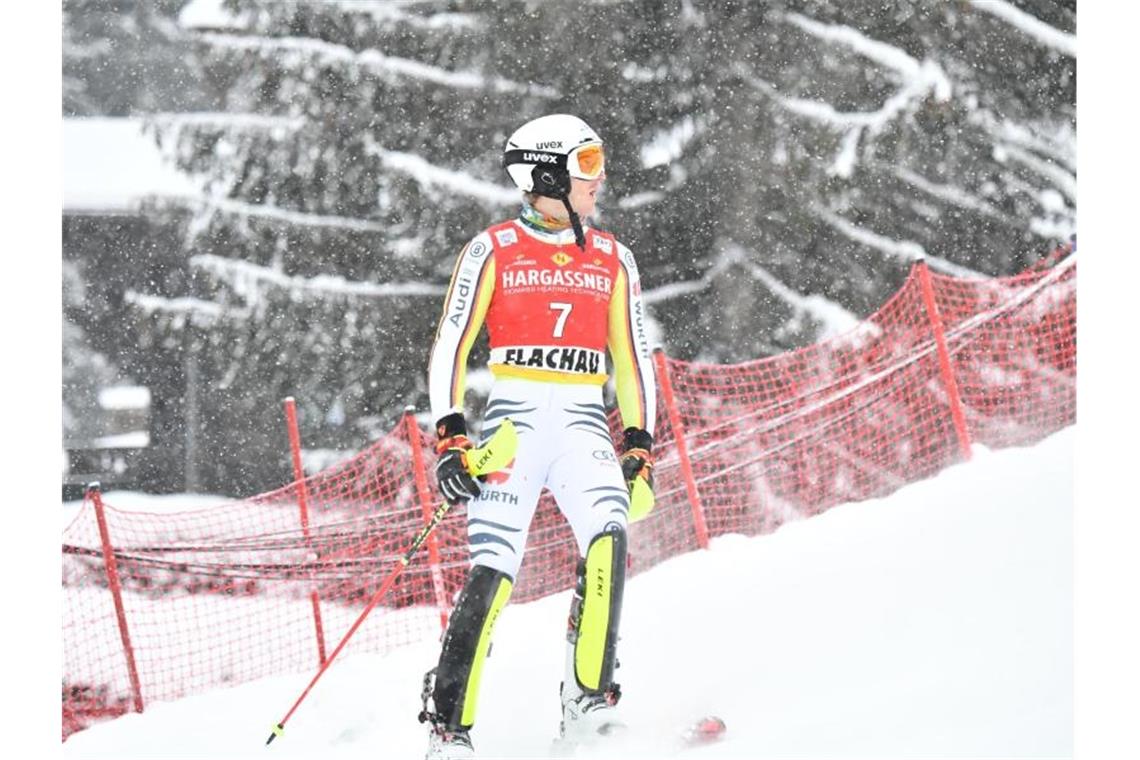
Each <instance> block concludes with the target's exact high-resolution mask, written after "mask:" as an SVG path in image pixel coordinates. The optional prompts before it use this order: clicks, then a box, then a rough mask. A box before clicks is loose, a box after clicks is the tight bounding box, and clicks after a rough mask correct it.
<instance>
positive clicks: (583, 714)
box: [558, 681, 626, 745]
mask: <svg viewBox="0 0 1140 760" xmlns="http://www.w3.org/2000/svg"><path fill="white" fill-rule="evenodd" d="M561 697H562V723H561V725H560V726H559V732H558V733H559V737H560V738H561V740H562V743H564V744H568V745H579V744H591V743H593V742H595V741H597V740H598V739H600V738H604V737H613V736H617V735H620V734H621V733H623V732H624V731H625V728H626V726H625V724H624V723H623V722H622V721H621V719H620V717H618V715H617V712H616V710H615V709H614V708H615V707H616V706H617V703H618V700H619V699H621V687H620V686H619V685H618V684H613V686H611V687H610V688H609V689H607V690H606V691H603V692H596V693H590V692H586V691H583V690H582V688H581V687H579V686H578V684H577V683H576V682H573V681H571V682H563V684H562V689H561Z"/></svg>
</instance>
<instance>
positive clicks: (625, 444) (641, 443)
mask: <svg viewBox="0 0 1140 760" xmlns="http://www.w3.org/2000/svg"><path fill="white" fill-rule="evenodd" d="M630 449H645V450H646V451H653V436H652V435H650V434H649V433H648V432H647V431H645V430H642V429H641V428H635V427H627V428H626V429H625V439H624V440H623V441H622V445H621V450H622V451H629V450H630Z"/></svg>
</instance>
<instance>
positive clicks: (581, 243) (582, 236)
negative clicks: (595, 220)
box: [560, 195, 586, 251]
mask: <svg viewBox="0 0 1140 760" xmlns="http://www.w3.org/2000/svg"><path fill="white" fill-rule="evenodd" d="M560 200H561V201H562V205H563V206H565V207H566V211H567V212H568V213H569V214H570V226H571V227H573V228H574V240H575V241H576V242H577V243H578V247H579V248H581V249H582V250H583V251H584V250H586V233H585V232H584V231H583V230H582V220H581V219H579V218H578V212H576V211H575V210H574V207H573V206H571V205H570V196H569V195H564V196H562V198H561V199H560Z"/></svg>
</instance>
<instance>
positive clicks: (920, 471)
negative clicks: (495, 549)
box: [62, 257, 1076, 738]
mask: <svg viewBox="0 0 1140 760" xmlns="http://www.w3.org/2000/svg"><path fill="white" fill-rule="evenodd" d="M656 361H657V369H658V387H659V388H660V390H661V392H660V393H659V394H658V397H659V400H660V401H659V409H658V422H657V443H656V445H655V455H656V458H657V466H656V469H655V473H656V490H657V506H656V508H655V509H654V511H653V512H652V513H651V514H650V515H649V516H648V517H647V518H646V519H644V520H642V521H641V522H638V523H636V524H635V525H633V526H631V529H630V540H631V549H630V551H631V556H632V572H633V573H637V572H641V571H643V570H646V569H647V568H650V567H652V566H653V565H655V564H656V563H658V562H660V561H661V560H663V559H666V558H668V557H672V556H675V555H677V554H680V553H682V552H687V551H691V550H693V549H695V548H698V547H701V546H705V545H707V541H708V538H709V537H714V536H718V535H721V534H724V533H743V534H747V535H756V534H760V533H765V532H769V531H772V530H774V529H775V528H776V527H778V526H779V525H780V524H781V523H782V522H784V521H785V520H788V519H791V518H798V517H803V516H809V515H813V514H817V513H819V512H821V511H823V510H825V509H827V508H829V507H831V506H833V505H836V504H841V503H844V502H850V501H858V500H862V499H868V498H872V497H878V496H882V495H885V494H887V493H890V492H892V491H894V490H895V489H897V488H899V487H900V486H902V485H904V484H906V483H908V482H911V481H914V480H917V479H920V478H924V477H927V476H929V475H931V474H932V473H935V472H937V471H938V470H940V469H942V468H943V467H946V466H947V465H949V464H952V463H954V462H957V461H959V460H961V459H962V458H963V456H965V455H966V453H967V452H968V450H969V449H968V445H969V442H973V443H978V444H982V445H985V446H987V447H990V448H997V447H1003V446H1013V445H1025V444H1029V443H1032V442H1033V441H1036V440H1039V439H1040V438H1042V437H1044V436H1046V435H1048V434H1049V433H1051V432H1053V431H1056V430H1058V429H1060V428H1062V427H1065V426H1066V425H1069V424H1072V423H1073V421H1074V419H1075V380H1076V264H1075V257H1070V258H1068V259H1066V260H1064V261H1061V262H1059V263H1057V264H1056V265H1055V266H1053V267H1052V268H1049V269H1045V270H1043V271H1040V270H1031V271H1028V272H1026V273H1024V274H1022V275H1019V276H1016V277H1011V278H1001V279H958V278H954V277H946V276H941V275H937V274H933V273H930V272H929V270H928V269H927V268H926V266H925V265H924V264H921V263H920V264H917V265H916V266H915V267H914V269H912V271H911V274H910V276H909V278H908V279H907V281H906V282H905V283H904V285H903V286H902V288H901V289H900V290H899V291H898V292H897V293H896V294H895V295H894V296H893V297H892V298H891V299H890V300H889V301H888V302H887V303H886V304H884V305H883V306H882V307H881V308H880V309H879V311H877V312H876V313H875V314H873V315H872V316H870V317H869V318H868V319H866V320H865V321H863V322H862V323H861V324H859V325H858V327H856V328H855V329H854V330H852V331H850V332H848V333H846V334H844V335H840V336H838V337H834V338H831V339H828V340H825V341H823V342H820V343H817V344H815V345H812V346H809V347H807V348H804V349H801V350H797V351H793V352H789V353H786V354H781V355H778V356H773V357H768V358H765V359H761V360H758V361H752V362H746V363H743V364H735V365H710V364H699V363H693V362H685V361H680V360H675V359H669V358H667V357H665V356H664V355H663V354H660V353H659V354H658V355H657V356H656ZM411 419H412V418H411V417H410V416H408V417H405V419H404V422H403V423H402V424H401V425H399V426H398V427H397V429H395V430H394V431H392V432H391V433H390V434H389V435H387V436H386V437H384V438H383V439H381V440H379V441H377V442H375V443H374V444H372V445H371V446H369V447H368V448H367V449H365V450H364V451H362V452H360V453H359V454H358V455H357V456H355V457H354V458H352V459H351V460H349V461H346V462H344V463H342V464H340V465H337V466H335V467H332V468H330V469H328V470H325V471H323V472H321V473H319V474H316V475H314V476H312V477H309V478H307V479H305V480H303V481H298V482H295V483H292V484H290V485H289V486H287V487H285V488H282V489H280V490H277V491H273V492H271V493H267V494H263V495H260V496H257V497H255V498H252V499H246V500H243V501H239V502H234V503H229V504H223V505H220V506H216V507H211V508H206V509H200V510H197V511H186V512H179V513H174V514H148V513H142V512H137V511H123V510H118V509H115V508H113V507H111V506H110V505H106V506H105V507H104V508H103V509H102V510H100V509H97V508H96V503H95V502H96V499H95V498H92V499H90V500H89V501H88V502H87V503H86V504H85V505H84V507H83V509H82V510H81V511H80V513H79V515H78V516H77V517H76V519H75V520H74V522H73V523H72V524H71V525H70V526H69V527H68V528H67V529H66V530H65V531H64V535H63V575H62V577H63V593H64V617H63V642H64V665H63V736H64V738H66V737H67V736H68V735H69V734H70V733H72V732H74V731H77V730H80V729H82V728H83V727H85V726H86V725H88V724H89V723H90V722H92V721H93V720H97V719H99V718H104V717H111V716H116V715H119V714H122V713H123V712H126V711H128V710H133V709H141V708H142V707H143V706H144V705H146V704H149V703H151V702H153V701H154V700H170V699H177V698H179V697H182V696H186V695H190V694H196V693H201V692H203V691H206V690H209V689H212V688H216V687H219V686H223V685H225V686H228V685H233V684H237V683H241V682H244V681H249V680H251V679H256V678H261V677H264V676H270V675H278V674H282V673H289V672H303V673H313V672H315V670H316V668H317V667H318V666H319V664H320V663H321V661H322V658H324V657H327V654H328V653H329V652H331V650H332V649H333V647H335V646H336V644H337V643H338V642H339V641H340V640H341V638H342V637H343V636H344V634H345V632H346V631H347V630H348V628H349V627H350V626H351V625H352V623H353V622H354V621H355V620H356V619H357V617H358V616H359V614H360V612H361V611H362V610H363V608H364V605H365V604H366V603H367V601H368V599H369V598H370V597H371V595H372V593H373V591H374V590H375V589H376V588H377V587H378V585H379V583H380V581H381V580H382V579H383V578H384V577H385V576H386V575H387V574H388V573H389V572H390V571H391V570H392V569H393V568H394V567H395V566H396V563H397V562H398V558H399V556H400V555H401V554H402V553H403V551H404V550H405V549H406V548H407V546H408V544H409V543H410V542H411V540H412V538H413V537H414V536H415V535H416V533H417V532H418V530H419V529H420V527H421V526H422V525H423V524H424V523H425V521H426V519H427V517H428V515H429V514H430V512H431V510H432V509H434V505H435V504H437V503H438V501H437V500H438V499H439V498H440V496H439V494H438V492H437V491H436V490H435V484H434V478H431V477H429V476H428V473H430V471H431V466H432V465H433V464H434V453H433V452H432V449H431V447H430V445H428V440H427V439H428V433H425V432H423V431H421V430H420V428H419V427H418V426H417V425H415V423H414V422H411ZM611 428H612V430H613V431H614V433H615V434H616V433H617V432H618V429H619V423H618V420H617V419H616V416H614V417H612V418H611ZM302 501H303V502H304V507H305V512H306V513H307V514H306V517H305V519H302V508H301V507H302ZM100 511H101V512H102V513H103V514H104V515H105V528H106V529H105V534H106V541H104V538H103V536H102V535H101V531H100V525H99V519H98V515H99V513H100ZM465 536H466V530H465V520H464V509H463V507H461V506H459V507H455V508H454V509H453V510H452V512H451V513H450V514H449V515H448V517H447V518H446V519H445V520H444V522H443V523H442V524H441V525H440V527H439V528H438V529H437V530H436V532H435V533H434V534H433V537H432V539H431V540H429V542H428V544H425V546H424V548H423V549H422V550H421V551H420V552H419V553H418V554H417V555H416V556H415V558H414V559H413V560H412V562H411V564H410V565H409V566H408V567H407V569H406V571H405V572H404V573H403V574H402V575H401V576H400V577H399V578H398V580H397V581H396V583H395V586H394V587H393V588H392V590H391V592H390V593H388V594H387V595H386V597H385V598H384V599H383V600H382V602H381V603H380V606H379V607H377V608H376V609H375V610H374V611H373V612H372V613H371V615H370V616H369V617H368V618H367V619H366V621H365V622H364V624H363V625H362V626H361V627H360V628H359V630H358V631H357V632H356V634H355V635H354V636H353V637H352V639H351V640H350V642H349V644H348V645H347V646H346V648H345V650H344V651H343V652H342V653H341V654H340V655H339V657H340V658H347V657H351V656H352V654H353V653H354V652H376V653H383V652H387V651H390V650H392V649H393V648H396V647H399V646H401V645H403V644H407V643H409V642H415V641H424V640H430V639H437V638H438V637H439V635H440V626H441V619H442V616H443V615H445V614H446V613H447V610H448V608H449V606H450V605H451V604H452V603H453V601H454V598H455V596H456V594H457V593H458V590H459V589H460V587H461V586H462V583H463V580H464V577H465V574H466V568H467V547H466V540H465ZM105 549H106V551H105ZM577 557H578V552H577V547H576V546H575V543H574V539H573V536H572V534H571V532H570V530H569V528H568V526H567V525H566V523H565V522H564V521H563V520H562V518H561V517H560V516H559V514H558V512H557V507H556V505H555V504H554V502H553V500H552V499H551V497H550V496H549V494H546V493H544V495H543V498H542V502H541V504H540V506H539V509H538V511H537V513H536V516H535V519H534V522H533V524H532V526H531V531H530V537H529V543H528V547H527V551H526V555H525V559H524V562H523V566H522V569H521V571H520V574H519V578H518V579H517V582H516V586H515V591H514V594H513V596H512V599H513V600H514V601H516V602H525V601H529V600H533V599H537V598H539V597H543V596H546V595H548V594H551V593H555V592H560V591H564V590H566V589H568V588H570V587H571V585H572V584H573V581H574V568H575V563H576V561H577ZM109 558H110V559H111V560H113V563H114V567H115V569H116V570H117V580H118V582H117V583H116V582H115V577H114V576H113V575H112V574H111V573H109V572H108V564H109V563H108V559H109ZM116 589H118V590H119V592H118V593H113V592H114V591H115V590H116ZM431 664H432V663H424V667H425V669H427V668H428V667H430V665H431Z"/></svg>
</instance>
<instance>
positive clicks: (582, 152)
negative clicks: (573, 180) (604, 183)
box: [566, 143, 606, 179]
mask: <svg viewBox="0 0 1140 760" xmlns="http://www.w3.org/2000/svg"><path fill="white" fill-rule="evenodd" d="M566 169H567V170H568V171H569V172H570V176H571V177H577V178H578V179H597V178H598V177H600V176H602V174H604V173H605V171H606V153H605V151H604V150H603V149H602V144H601V143H590V144H589V145H583V146H582V147H580V148H575V149H574V150H572V151H570V154H569V155H568V156H566Z"/></svg>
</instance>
